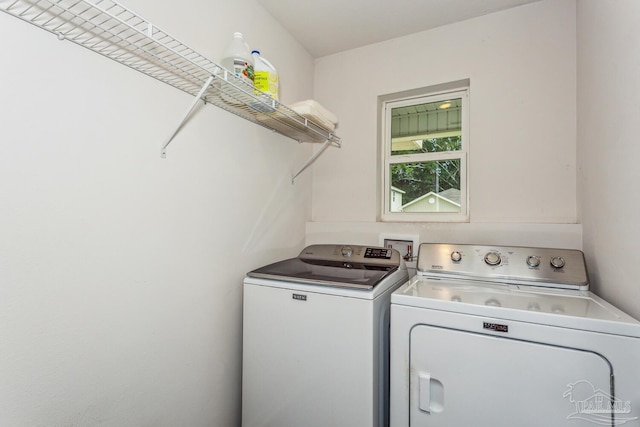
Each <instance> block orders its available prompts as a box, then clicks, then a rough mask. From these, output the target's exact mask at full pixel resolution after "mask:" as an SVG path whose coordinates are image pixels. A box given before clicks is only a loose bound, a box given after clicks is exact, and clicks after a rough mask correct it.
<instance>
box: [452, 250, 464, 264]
mask: <svg viewBox="0 0 640 427" xmlns="http://www.w3.org/2000/svg"><path fill="white" fill-rule="evenodd" d="M461 259H462V254H461V253H460V252H458V251H453V252H451V261H453V262H459V261H460V260H461Z"/></svg>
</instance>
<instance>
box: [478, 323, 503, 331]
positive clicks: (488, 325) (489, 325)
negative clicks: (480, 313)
mask: <svg viewBox="0 0 640 427" xmlns="http://www.w3.org/2000/svg"><path fill="white" fill-rule="evenodd" d="M482 327H483V328H484V329H490V330H492V331H496V332H506V333H508V332H509V325H500V324H498V323H489V322H483V323H482Z"/></svg>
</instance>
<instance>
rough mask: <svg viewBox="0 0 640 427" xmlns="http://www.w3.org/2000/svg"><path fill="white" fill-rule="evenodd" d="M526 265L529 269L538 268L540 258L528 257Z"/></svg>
mask: <svg viewBox="0 0 640 427" xmlns="http://www.w3.org/2000/svg"><path fill="white" fill-rule="evenodd" d="M527 265H528V266H529V267H531V268H536V267H539V266H540V257H537V256H534V255H529V256H528V257H527Z"/></svg>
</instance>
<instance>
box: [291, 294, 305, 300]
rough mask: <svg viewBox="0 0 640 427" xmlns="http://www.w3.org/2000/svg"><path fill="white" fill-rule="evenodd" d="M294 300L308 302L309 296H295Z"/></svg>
mask: <svg viewBox="0 0 640 427" xmlns="http://www.w3.org/2000/svg"><path fill="white" fill-rule="evenodd" d="M292 298H293V299H297V300H298V301H306V300H307V296H306V295H302V294H293V296H292Z"/></svg>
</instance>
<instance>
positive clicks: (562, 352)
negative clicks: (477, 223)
mask: <svg viewBox="0 0 640 427" xmlns="http://www.w3.org/2000/svg"><path fill="white" fill-rule="evenodd" d="M639 417H640V323H639V322H638V321H636V320H634V319H633V318H631V317H630V316H628V315H626V314H625V313H623V312H622V311H620V310H618V309H617V308H615V307H614V306H612V305H611V304H609V303H607V302H606V301H604V300H603V299H601V298H599V297H598V296H596V295H594V294H593V293H591V292H589V291H588V278H587V271H586V268H585V263H584V257H583V255H582V253H581V252H580V251H574V250H560V249H542V248H523V247H496V246H477V245H454V244H422V245H421V246H420V250H419V254H418V273H417V275H416V276H415V277H413V278H412V279H411V280H410V281H409V282H407V283H406V284H405V285H403V286H402V287H401V288H399V289H398V290H397V291H395V292H394V293H393V295H392V297H391V427H407V426H411V427H418V426H429V427H432V426H434V427H437V426H447V427H451V426H479V427H484V426H486V427H506V426H509V427H512V426H518V427H526V426H531V427H534V426H535V427H542V426H544V427H552V426H571V427H573V426H583V427H584V426H589V427H593V426H596V425H600V426H617V425H625V426H640V419H639Z"/></svg>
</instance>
